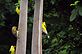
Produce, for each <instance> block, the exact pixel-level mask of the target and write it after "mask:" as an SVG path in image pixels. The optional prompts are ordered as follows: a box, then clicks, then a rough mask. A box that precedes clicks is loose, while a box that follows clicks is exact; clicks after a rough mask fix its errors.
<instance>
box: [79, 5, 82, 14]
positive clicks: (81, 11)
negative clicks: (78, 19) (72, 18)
mask: <svg viewBox="0 0 82 54" xmlns="http://www.w3.org/2000/svg"><path fill="white" fill-rule="evenodd" d="M79 15H80V16H82V6H80V7H79Z"/></svg>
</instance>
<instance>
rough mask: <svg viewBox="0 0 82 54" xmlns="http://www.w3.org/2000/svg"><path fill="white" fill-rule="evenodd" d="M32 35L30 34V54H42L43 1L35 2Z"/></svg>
mask: <svg viewBox="0 0 82 54" xmlns="http://www.w3.org/2000/svg"><path fill="white" fill-rule="evenodd" d="M34 8H35V10H34V22H33V34H32V51H31V53H32V54H42V15H43V0H35V7H34Z"/></svg>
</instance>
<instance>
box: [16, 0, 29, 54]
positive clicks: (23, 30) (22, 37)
mask: <svg viewBox="0 0 82 54" xmlns="http://www.w3.org/2000/svg"><path fill="white" fill-rule="evenodd" d="M27 5H28V0H21V1H20V16H19V26H18V31H19V36H18V37H19V39H17V46H16V54H26V41H27V8H28V7H27Z"/></svg>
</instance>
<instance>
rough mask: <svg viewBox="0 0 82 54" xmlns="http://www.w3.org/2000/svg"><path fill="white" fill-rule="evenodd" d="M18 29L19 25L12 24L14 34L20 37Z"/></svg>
mask: <svg viewBox="0 0 82 54" xmlns="http://www.w3.org/2000/svg"><path fill="white" fill-rule="evenodd" d="M18 32H19V31H18V30H17V26H12V34H13V35H14V36H15V37H17V38H18Z"/></svg>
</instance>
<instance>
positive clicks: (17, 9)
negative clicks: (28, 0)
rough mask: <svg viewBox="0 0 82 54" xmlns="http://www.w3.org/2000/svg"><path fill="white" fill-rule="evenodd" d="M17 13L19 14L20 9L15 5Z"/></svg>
mask: <svg viewBox="0 0 82 54" xmlns="http://www.w3.org/2000/svg"><path fill="white" fill-rule="evenodd" d="M15 11H16V12H17V14H18V15H19V14H20V9H19V8H18V7H16V10H15Z"/></svg>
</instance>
